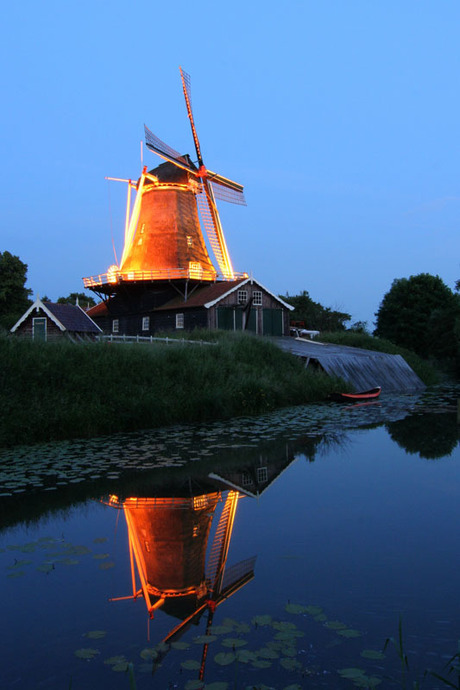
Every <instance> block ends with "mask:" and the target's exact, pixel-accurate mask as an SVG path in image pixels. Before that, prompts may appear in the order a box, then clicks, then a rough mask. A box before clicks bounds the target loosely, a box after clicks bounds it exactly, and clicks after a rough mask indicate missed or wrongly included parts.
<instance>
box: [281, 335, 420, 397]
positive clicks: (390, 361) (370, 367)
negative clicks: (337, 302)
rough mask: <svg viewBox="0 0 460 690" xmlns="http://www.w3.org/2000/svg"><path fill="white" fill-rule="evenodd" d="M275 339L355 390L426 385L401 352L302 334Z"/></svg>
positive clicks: (413, 389) (403, 389)
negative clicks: (307, 336)
mask: <svg viewBox="0 0 460 690" xmlns="http://www.w3.org/2000/svg"><path fill="white" fill-rule="evenodd" d="M274 340H275V342H276V344H277V345H278V346H279V347H281V348H282V349H283V350H286V351H287V352H291V353H292V354H293V355H296V356H297V357H301V358H302V359H303V360H304V362H305V366H307V367H309V366H311V367H316V368H320V369H322V370H323V371H325V372H326V373H327V374H329V375H330V376H340V377H341V378H342V379H344V380H345V381H347V382H349V383H350V384H351V385H352V386H353V388H354V389H355V390H366V389H368V388H373V387H375V386H381V387H382V392H383V393H396V392H398V393H412V392H416V391H421V390H423V389H424V388H425V384H424V383H423V381H421V379H420V378H419V377H418V376H417V374H416V373H415V372H414V371H413V370H412V369H411V367H410V366H409V365H408V364H407V362H406V360H405V359H404V358H403V357H401V355H389V354H387V353H385V352H375V351H374V350H364V349H361V348H357V347H348V346H345V345H334V344H331V343H321V342H318V341H313V340H304V339H303V338H275V339H274Z"/></svg>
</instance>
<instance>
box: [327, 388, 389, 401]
mask: <svg viewBox="0 0 460 690" xmlns="http://www.w3.org/2000/svg"><path fill="white" fill-rule="evenodd" d="M381 391H382V388H381V387H380V386H376V387H375V388H371V389H370V390H368V391H359V392H357V393H332V395H331V399H332V400H335V401H336V402H342V401H344V402H353V401H357V402H360V401H361V400H374V399H375V398H378V397H379V395H380V393H381Z"/></svg>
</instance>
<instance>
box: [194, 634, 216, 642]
mask: <svg viewBox="0 0 460 690" xmlns="http://www.w3.org/2000/svg"><path fill="white" fill-rule="evenodd" d="M215 640H217V635H197V636H196V637H194V638H193V641H194V642H195V644H208V643H209V642H214V641H215Z"/></svg>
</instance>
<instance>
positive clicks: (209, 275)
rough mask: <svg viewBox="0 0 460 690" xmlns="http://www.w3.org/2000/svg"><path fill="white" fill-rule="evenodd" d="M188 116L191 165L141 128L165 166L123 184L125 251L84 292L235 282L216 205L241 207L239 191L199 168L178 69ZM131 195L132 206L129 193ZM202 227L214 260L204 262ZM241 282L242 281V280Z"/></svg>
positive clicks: (185, 78) (186, 88) (187, 92)
mask: <svg viewBox="0 0 460 690" xmlns="http://www.w3.org/2000/svg"><path fill="white" fill-rule="evenodd" d="M180 74H181V80H182V87H183V92H184V97H185V103H186V107H187V115H188V118H189V121H190V126H191V129H192V135H193V141H194V145H195V151H196V156H197V161H196V164H195V162H193V161H192V159H191V157H190V156H189V155H187V154H185V155H181V154H180V153H178V152H177V151H176V150H174V149H173V148H171V147H170V146H168V145H167V144H165V143H164V142H163V141H161V139H159V138H158V137H157V136H155V135H154V134H153V133H152V132H151V131H150V130H149V129H148V127H145V144H146V146H147V148H148V149H149V150H150V151H152V152H154V153H156V154H158V155H159V156H160V157H161V158H162V159H163V160H164V161H165V162H164V163H163V164H161V165H159V166H158V167H157V168H155V169H153V170H151V171H149V172H148V171H147V167H144V168H143V170H142V173H141V175H140V177H139V179H138V180H137V181H133V180H120V178H108V179H117V180H119V181H123V182H127V183H128V199H127V208H126V221H125V236H124V248H123V254H122V258H121V261H120V263H119V265H113V266H111V267H110V268H109V269H108V270H107V273H105V274H100V275H98V276H92V277H90V278H84V279H83V282H84V285H85V287H87V288H90V289H92V290H94V291H96V292H102V293H113V292H114V291H116V290H117V286H118V285H119V284H121V283H122V284H123V285H124V286H125V287H126V285H127V284H129V283H130V282H136V283H138V284H139V283H144V284H145V283H151V282H152V281H156V282H158V281H172V280H173V281H178V280H179V281H181V280H182V281H184V280H185V281H188V280H199V281H201V282H202V281H209V282H213V281H215V280H216V279H217V278H221V279H223V280H227V281H231V280H234V279H235V278H236V277H240V276H241V274H240V275H238V276H237V274H236V273H235V271H234V270H233V266H232V262H231V259H230V255H229V252H228V248H227V243H226V241H225V237H224V232H223V229H222V223H221V221H220V217H219V213H218V210H217V205H216V199H220V200H224V201H229V202H232V203H236V204H241V205H245V204H246V202H245V199H244V195H243V186H242V185H240V184H238V183H237V182H233V181H232V180H230V179H228V178H226V177H223V176H222V175H219V174H218V173H216V172H213V171H212V170H209V169H208V168H207V167H206V166H205V165H204V162H203V157H202V153H201V147H200V142H199V139H198V135H197V132H196V127H195V121H194V118H193V112H192V102H191V89H190V77H189V75H188V74H187V73H186V72H184V71H183V70H182V68H180ZM132 190H134V191H135V193H136V197H135V200H134V203H133V204H132V202H131V192H132ZM198 211H199V215H200V216H201V222H202V225H203V227H204V229H205V230H206V234H207V237H208V241H209V245H210V247H211V249H212V251H213V254H214V256H215V260H216V263H217V266H218V270H216V267H215V266H214V264H213V262H212V261H211V258H210V256H209V253H208V250H207V247H206V243H205V239H204V235H203V231H202V228H201V225H200V220H199V215H198ZM244 277H247V276H246V275H245V276H244Z"/></svg>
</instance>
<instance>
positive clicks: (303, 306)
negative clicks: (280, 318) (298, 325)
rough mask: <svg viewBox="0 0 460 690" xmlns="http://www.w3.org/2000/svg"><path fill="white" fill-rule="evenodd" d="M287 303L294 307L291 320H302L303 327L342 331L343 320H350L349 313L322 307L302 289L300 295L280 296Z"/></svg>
mask: <svg viewBox="0 0 460 690" xmlns="http://www.w3.org/2000/svg"><path fill="white" fill-rule="evenodd" d="M280 297H281V299H283V300H284V301H285V302H287V303H288V304H291V305H292V306H293V307H294V311H293V312H292V313H291V319H292V320H293V321H303V322H304V323H305V328H307V329H309V330H316V331H342V330H345V321H350V319H351V316H350V314H346V313H344V312H340V311H333V310H332V309H330V307H323V306H322V305H321V304H319V303H318V302H314V301H313V300H312V299H311V297H310V295H309V294H308V292H307V291H306V290H303V292H301V293H300V295H292V296H291V295H288V294H287V295H286V296H281V295H280Z"/></svg>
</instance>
